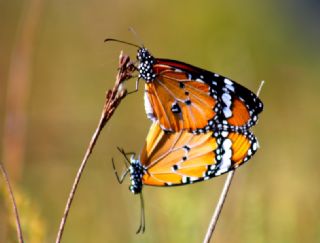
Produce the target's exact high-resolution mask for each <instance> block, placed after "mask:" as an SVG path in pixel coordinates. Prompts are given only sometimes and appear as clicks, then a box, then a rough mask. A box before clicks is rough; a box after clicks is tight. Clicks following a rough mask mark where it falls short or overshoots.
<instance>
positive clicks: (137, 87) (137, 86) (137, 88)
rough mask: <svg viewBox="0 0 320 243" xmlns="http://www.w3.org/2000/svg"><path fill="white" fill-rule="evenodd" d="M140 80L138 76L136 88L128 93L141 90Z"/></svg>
mask: <svg viewBox="0 0 320 243" xmlns="http://www.w3.org/2000/svg"><path fill="white" fill-rule="evenodd" d="M139 81H140V78H138V79H137V81H136V89H135V90H133V91H130V92H128V95H129V94H133V93H135V92H137V91H138V90H139Z"/></svg>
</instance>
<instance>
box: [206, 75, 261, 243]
mask: <svg viewBox="0 0 320 243" xmlns="http://www.w3.org/2000/svg"><path fill="white" fill-rule="evenodd" d="M263 84H264V81H261V82H260V86H259V88H258V91H257V96H259V95H260V92H261V89H262V86H263ZM234 173H235V170H233V171H231V172H229V173H228V176H227V179H226V181H225V183H224V186H223V189H222V192H221V194H220V197H219V201H218V203H217V206H216V209H215V210H214V213H213V215H212V218H211V221H210V223H209V227H208V230H207V233H206V236H205V238H204V240H203V243H209V242H210V240H211V238H212V235H213V232H214V229H215V228H216V225H217V223H218V219H219V216H220V214H221V211H222V208H223V205H224V202H225V200H226V197H227V195H228V191H229V188H230V186H231V182H232V179H233V176H234Z"/></svg>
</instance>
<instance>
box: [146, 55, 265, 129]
mask: <svg viewBox="0 0 320 243" xmlns="http://www.w3.org/2000/svg"><path fill="white" fill-rule="evenodd" d="M155 60H156V63H155V64H154V65H153V66H152V68H153V70H152V73H153V75H155V78H154V79H153V81H151V82H146V84H145V108H146V113H147V115H148V117H149V118H150V119H152V120H153V121H154V120H158V121H159V123H160V125H161V127H162V129H164V130H167V131H175V132H177V131H180V130H181V129H188V130H189V131H193V132H200V133H201V132H205V131H208V130H216V128H217V127H218V126H220V127H221V126H224V128H225V130H229V131H245V130H247V129H248V128H249V127H251V126H253V125H254V124H255V123H256V121H257V119H258V114H259V113H260V112H261V111H262V109H263V104H262V102H261V101H260V100H259V98H258V97H257V96H256V95H255V94H254V93H253V92H251V91H250V90H248V89H246V88H245V87H243V86H241V85H240V84H237V83H236V82H234V81H231V80H230V79H228V78H225V77H223V76H220V75H218V74H215V73H212V72H209V71H206V70H203V69H200V68H197V67H194V66H191V65H189V64H186V63H182V62H178V61H173V60H167V59H155Z"/></svg>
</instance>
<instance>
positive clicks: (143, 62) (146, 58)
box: [137, 47, 156, 83]
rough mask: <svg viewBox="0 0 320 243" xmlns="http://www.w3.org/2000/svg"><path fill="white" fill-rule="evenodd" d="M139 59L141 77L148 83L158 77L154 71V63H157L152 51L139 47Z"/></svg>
mask: <svg viewBox="0 0 320 243" xmlns="http://www.w3.org/2000/svg"><path fill="white" fill-rule="evenodd" d="M137 59H138V61H139V66H138V69H139V78H143V79H144V80H145V81H146V82H147V83H150V82H152V81H153V80H154V79H155V78H156V74H155V72H154V71H153V65H154V64H155V62H156V60H155V58H154V57H153V56H152V55H151V54H150V52H149V51H148V50H147V49H146V48H144V47H142V48H139V49H138V53H137Z"/></svg>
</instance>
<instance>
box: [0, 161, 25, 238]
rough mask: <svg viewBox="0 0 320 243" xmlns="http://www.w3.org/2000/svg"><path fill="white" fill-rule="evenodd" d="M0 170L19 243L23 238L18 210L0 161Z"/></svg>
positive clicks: (6, 174) (7, 177)
mask: <svg viewBox="0 0 320 243" xmlns="http://www.w3.org/2000/svg"><path fill="white" fill-rule="evenodd" d="M0 171H1V173H2V176H3V179H4V180H5V182H6V187H7V190H8V193H9V195H10V199H11V203H12V207H13V214H14V216H15V221H16V228H17V237H18V240H19V243H23V242H24V240H23V235H22V230H21V224H20V218H19V212H18V208H17V204H16V200H15V198H14V195H13V191H12V187H11V184H10V180H9V176H8V173H7V171H6V169H5V168H4V166H3V164H2V163H1V162H0Z"/></svg>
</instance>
